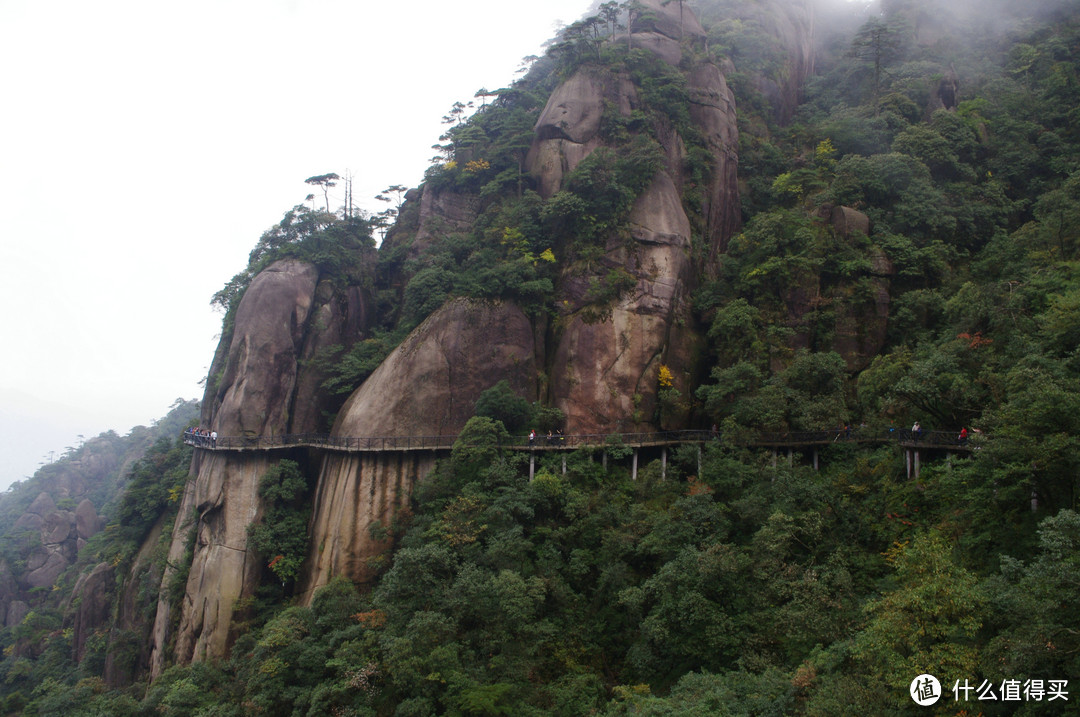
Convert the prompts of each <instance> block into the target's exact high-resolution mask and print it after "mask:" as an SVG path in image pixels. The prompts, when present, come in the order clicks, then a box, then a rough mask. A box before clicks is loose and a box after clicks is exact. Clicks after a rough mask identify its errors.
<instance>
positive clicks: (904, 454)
mask: <svg viewBox="0 0 1080 717" xmlns="http://www.w3.org/2000/svg"><path fill="white" fill-rule="evenodd" d="M1077 38H1080V32H1078V25H1077V17H1076V14H1075V10H1074V8H1073V7H1072V6H1070V5H1069V4H1068V3H1063V4H1059V3H1051V2H1045V3H1037V4H1033V5H1029V6H1024V7H1020V6H1018V5H1017V4H1007V3H997V2H987V3H985V4H984V5H982V6H980V9H979V11H978V12H974V11H971V10H969V8H967V7H965V6H963V5H961V4H944V3H938V2H928V1H920V2H913V1H910V0H889V1H888V2H883V3H882V4H881V6H880V8H874V9H873V11H870V10H869V9H862V10H858V9H854V8H853V7H852V6H851V5H848V6H847V7H844V8H839V7H836V6H832V5H830V4H824V3H813V2H810V1H809V0H807V1H806V2H802V1H795V2H780V1H779V0H776V1H773V0H762V1H760V2H747V1H745V0H743V1H741V2H740V1H735V0H701V2H696V3H694V2H682V1H680V0H675V1H672V2H666V3H665V2H661V1H660V0H644V1H643V2H633V3H627V4H624V5H622V6H620V5H617V4H614V3H607V4H605V5H601V6H599V7H598V8H597V14H596V15H595V16H592V17H589V18H586V19H583V20H581V21H579V22H577V23H574V24H572V25H570V26H568V27H566V28H564V29H563V30H562V31H561V32H560V34H559V36H558V37H556V38H555V39H554V40H553V42H552V43H551V45H550V47H549V50H548V53H547V55H546V56H545V57H544V58H538V59H537V60H536V61H535V62H534V63H533V64H532V67H531V69H530V71H529V72H528V73H527V74H526V75H525V76H524V77H523V78H522V79H521V80H519V81H518V82H516V83H515V84H514V85H512V86H511V87H507V88H503V89H500V90H498V91H496V92H492V93H488V92H484V93H478V95H477V98H476V99H478V100H479V101H480V104H481V106H480V107H479V108H474V109H475V111H474V112H473V113H472V114H471V115H470V114H469V113H468V112H467V110H468V107H467V106H466V105H465V104H464V103H459V104H458V105H455V107H454V108H453V109H452V110H451V112H450V113H449V114H448V115H447V117H446V120H445V121H446V124H447V131H446V134H445V135H444V136H443V137H442V138H440V143H441V144H440V145H437V147H436V149H437V151H438V152H439V156H438V157H437V158H436V159H435V160H434V161H433V164H432V167H431V168H430V169H429V171H428V173H427V175H426V176H425V181H424V182H423V184H422V185H421V186H420V187H416V188H412V189H406V188H400V187H398V188H395V187H391V188H389V189H388V190H387V192H386V196H385V198H386V199H387V204H388V207H389V208H388V209H387V211H386V212H385V213H384V214H383V215H381V216H378V217H372V216H367V215H364V214H362V213H359V212H356V211H354V210H353V208H352V207H351V206H347V207H345V208H343V209H342V211H341V212H340V213H330V212H325V211H319V210H315V209H309V208H307V207H305V206H303V205H301V206H297V207H294V208H293V209H292V210H290V211H289V212H287V213H286V214H285V216H284V218H283V219H282V221H281V222H279V223H278V224H277V225H275V226H274V227H272V228H271V229H270V230H268V231H267V232H266V233H265V234H264V235H263V236H262V237H261V238H260V240H259V242H258V243H257V245H256V247H255V249H254V250H253V251H252V254H251V257H250V261H249V265H248V267H247V268H246V269H244V270H243V271H242V272H240V273H239V274H237V275H236V277H234V279H233V280H232V281H231V282H230V283H229V284H228V285H227V286H226V287H224V288H223V289H222V291H221V292H219V293H218V294H217V295H216V296H215V297H214V301H215V303H217V304H219V305H220V306H222V308H224V309H225V310H226V314H225V320H224V326H223V331H222V338H221V342H220V344H219V347H218V349H217V352H216V355H215V357H214V360H213V363H212V365H211V369H210V375H209V377H208V380H207V385H206V393H205V395H204V397H203V400H202V403H201V417H200V419H199V425H201V426H204V427H207V428H208V429H212V430H214V431H215V432H216V434H217V439H216V441H217V442H216V444H215V445H213V446H212V447H207V446H206V444H205V442H203V443H201V444H200V445H199V446H198V447H196V448H194V450H193V449H192V448H190V447H186V446H184V445H182V443H181V442H180V441H179V437H177V438H176V439H175V440H174V441H173V442H171V443H170V442H168V441H166V442H163V443H160V445H158V444H155V446H154V449H153V450H152V451H150V452H149V453H148V454H147V457H145V458H144V459H143V461H142V462H140V463H139V465H138V466H137V467H136V468H134V469H133V476H134V479H133V480H132V481H131V483H130V485H129V487H128V490H127V492H126V493H125V495H124V498H123V499H122V500H121V501H120V503H119V505H118V508H117V510H116V513H115V517H114V518H113V520H112V522H110V524H109V527H108V528H107V529H106V532H105V534H103V537H102V538H100V539H98V541H97V543H96V544H94V545H88V546H86V547H84V549H83V552H82V553H80V558H79V563H78V565H76V567H75V568H73V569H71V570H69V571H68V572H67V573H65V575H67V576H68V578H65V579H67V580H68V581H69V582H70V584H71V589H70V590H68V589H67V587H66V584H65V588H64V589H63V590H61V591H59V592H63V593H64V600H66V603H64V604H63V605H55V606H54V607H52V608H51V610H52V612H46V611H43V612H41V613H40V614H34V615H31V614H30V613H26V614H23V615H22V616H21V619H19V620H12V621H10V622H9V628H8V629H9V637H8V640H9V642H8V644H9V645H11V646H13V649H12V656H9V658H8V659H5V661H4V662H3V663H0V666H2V667H0V678H3V680H4V681H5V682H4V684H6V685H7V689H6V692H4V695H5V703H4V704H5V706H6V708H7V709H8V710H9V711H16V710H19V709H22V708H23V707H28V708H29V709H32V710H38V712H37V713H40V714H45V713H48V711H49V709H54V710H60V709H64V705H68V704H70V703H71V701H72V700H76V699H81V700H82V701H83V703H84V704H87V705H103V704H106V703H108V704H109V705H110V708H111V709H112V710H114V713H117V714H120V713H124V714H126V713H130V714H140V713H141V712H140V710H141V711H154V712H162V713H166V714H171V713H174V712H175V713H177V714H179V713H181V712H183V713H185V714H247V713H258V714H279V713H280V714H326V713H340V714H347V713H355V714H397V713H400V714H441V713H452V714H506V713H515V714H516V713H536V714H551V713H567V714H581V713H589V712H599V711H605V712H610V713H612V714H621V713H629V712H646V713H658V714H659V713H664V712H665V711H680V710H686V711H693V710H698V711H702V713H705V712H707V711H708V710H710V709H714V708H715V707H716V705H726V706H727V707H730V709H731V710H732V711H733V712H747V713H751V712H752V713H758V712H762V713H764V712H772V713H777V714H787V713H806V714H838V713H843V712H847V711H852V710H854V711H857V712H859V713H874V714H877V713H885V712H888V711H894V712H895V711H903V710H905V709H906V708H907V705H908V704H910V703H909V702H908V700H909V699H910V697H909V695H908V694H906V693H905V692H904V690H905V689H907V687H908V686H909V684H910V682H911V680H912V679H913V678H915V677H917V676H919V675H921V674H924V673H927V674H934V675H937V677H939V678H941V681H940V684H941V686H942V687H943V689H946V690H947V689H948V686H949V685H953V684H954V681H955V684H959V681H960V680H976V679H977V678H978V679H983V678H984V677H985V679H986V680H987V681H990V682H993V683H994V684H995V685H997V687H996V689H998V690H999V693H998V694H999V695H1000V696H1001V700H999V703H1000V704H996V705H984V704H982V703H980V705H978V707H979V709H980V710H985V711H986V713H987V714H991V713H994V712H993V710H994V709H996V708H998V707H1000V708H1001V711H1002V713H1005V712H1007V711H1008V708H1010V707H1011V705H1005V704H1004V701H1005V700H1006V697H1005V695H1006V694H1009V695H1012V694H1014V691H1013V687H1016V686H1018V685H1019V684H1021V683H1022V682H1023V681H1024V680H1028V681H1029V682H1028V683H1027V684H1028V688H1029V690H1030V688H1031V683H1030V681H1031V680H1043V681H1044V682H1043V683H1042V684H1044V685H1045V684H1047V682H1049V681H1052V682H1054V683H1055V688H1056V689H1058V690H1059V691H1060V690H1061V689H1062V686H1061V684H1060V680H1062V679H1066V678H1067V677H1068V676H1069V675H1072V674H1075V673H1076V672H1075V668H1076V664H1075V660H1076V658H1075V655H1076V654H1077V645H1076V640H1075V635H1076V634H1077V632H1076V630H1077V628H1078V627H1080V626H1077V625H1076V624H1075V622H1076V619H1075V615H1076V614H1078V613H1077V612H1076V611H1075V610H1074V609H1072V608H1073V607H1075V603H1076V597H1075V595H1074V594H1073V593H1074V592H1075V591H1070V588H1069V586H1070V585H1072V584H1073V583H1072V582H1070V581H1072V580H1074V578H1075V576H1076V570H1077V566H1080V559H1078V555H1080V552H1078V549H1080V530H1078V526H1080V516H1078V515H1077V514H1076V513H1075V512H1074V510H1075V508H1076V505H1075V502H1076V495H1077V491H1076V488H1077V484H1076V481H1077V471H1076V465H1075V456H1076V455H1078V453H1077V452H1076V448H1078V447H1080V446H1078V444H1077V437H1078V435H1080V430H1078V429H1080V425H1077V423H1076V418H1075V417H1076V416H1077V415H1080V412H1077V411H1075V410H1073V409H1074V408H1077V407H1076V406H1074V404H1076V403H1077V398H1076V397H1077V396H1080V390H1078V389H1080V386H1078V374H1077V371H1078V370H1080V364H1078V363H1077V345H1078V343H1080V332H1078V331H1077V326H1078V324H1077V321H1076V311H1075V309H1076V298H1077V288H1076V287H1077V283H1076V267H1077V263H1076V262H1077V251H1078V246H1077V241H1076V236H1077V234H1076V230H1077V228H1078V227H1080V214H1078V213H1077V211H1076V209H1075V207H1076V205H1077V203H1076V199H1077V187H1078V186H1080V179H1078V177H1080V174H1078V173H1077V172H1078V169H1080V168H1078V167H1077V159H1076V158H1077V157H1078V156H1080V153H1077V151H1076V150H1077V149H1078V142H1080V136H1078V135H1077V134H1076V131H1075V127H1076V126H1077V125H1076V122H1075V120H1076V117H1075V114H1076V110H1075V108H1076V106H1078V105H1077V102H1076V100H1077V99H1078V97H1077V95H1078V92H1080V85H1078V83H1077V69H1078V60H1080V58H1078V57H1077V56H1076V48H1077V47H1080V45H1078V43H1077ZM335 179H337V180H339V179H340V178H339V177H336V176H334V175H319V176H316V177H312V178H311V179H309V180H308V181H309V182H312V183H316V184H317V183H319V182H326V181H333V180H335ZM395 199H396V202H395ZM376 232H381V233H382V234H383V237H382V241H381V243H380V244H378V245H377V244H376V242H375V240H374V238H373V235H374V233H376ZM915 422H922V423H925V424H926V427H927V429H928V432H927V433H926V434H925V435H924V434H922V432H913V431H908V430H907V426H910V425H912V424H913V423H915ZM532 429H536V430H539V432H540V434H541V436H543V434H545V433H547V432H548V431H552V432H553V434H552V435H553V437H552V438H551V439H547V440H544V439H543V438H541V440H540V441H539V442H538V443H531V444H530V443H529V439H526V438H525V435H526V434H528V433H529V432H530V430H532ZM961 429H963V431H964V433H963V437H961V436H960V431H961ZM969 430H970V434H969V433H968V431H969ZM555 431H560V432H562V433H563V434H564V437H563V438H561V439H560V438H558V437H557V435H556V434H554V432H555ZM695 431H696V432H695ZM969 435H970V436H971V438H970V439H969V438H968V436H969ZM585 437H588V438H585ZM530 445H531V446H532V448H533V449H534V450H530V451H526V450H516V449H519V448H526V447H528V446H530ZM578 445H580V446H581V447H580V449H579V450H573V451H570V450H568V449H569V448H572V447H577V446H578ZM564 449H567V450H564ZM781 452H786V455H787V460H786V461H781V460H780V459H779V456H780V454H781ZM189 454H190V455H191V458H190V464H188V463H187V462H186V461H187V459H188V455H189ZM920 463H921V465H920ZM42 506H44V507H42ZM52 512H53V511H52V509H51V508H50V506H48V505H46V502H42V505H39V506H38V507H37V509H36V512H35V511H29V513H28V515H36V516H38V518H39V521H45V520H46V518H45V515H46V514H49V515H51V514H52ZM19 520H24V518H19ZM26 520H32V518H26V519H25V520H24V522H25V521H26ZM83 556H85V557H83ZM63 567H66V566H61V569H63ZM58 574H59V573H58ZM76 575H77V577H76ZM47 582H48V581H46V582H45V583H42V584H41V587H44V586H45V584H47ZM51 604H52V603H50V602H49V601H48V600H46V599H44V598H41V599H40V605H41V606H43V607H44V606H46V605H51ZM29 606H30V605H29V602H27V607H29ZM9 612H10V610H9ZM65 621H66V622H65ZM62 625H70V627H71V635H70V637H64V636H63V633H62V631H60V628H61V626H62ZM50 631H52V632H50ZM58 631H59V632H58ZM34 640H40V644H38V645H37V646H34ZM42 670H46V671H47V675H43V674H41V671H42ZM65 670H66V671H65ZM49 680H52V682H49ZM1014 682H1015V684H1014ZM965 684H967V683H966V682H965ZM63 685H68V686H72V687H73V689H72V690H64V689H63V687H62V686H63ZM128 685H131V687H130V688H129V687H128ZM984 686H985V685H984ZM991 686H992V687H993V685H991ZM1017 689H1019V688H1018V687H1017ZM124 690H127V691H126V692H125V691H124ZM1006 691H1007V692H1006ZM1015 694H1019V692H1016V693H1015ZM1009 699H1010V700H1011V697H1010V698H1009ZM1049 704H1050V703H1049V702H1047V703H1045V704H1043V705H1035V704H1034V703H1030V702H1029V703H1027V704H1025V709H1034V710H1035V711H1036V712H1037V711H1038V710H1039V709H1041V708H1042V707H1043V706H1049ZM1048 708H1049V707H1048Z"/></svg>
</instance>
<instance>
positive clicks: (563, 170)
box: [527, 0, 740, 432]
mask: <svg viewBox="0 0 1080 717" xmlns="http://www.w3.org/2000/svg"><path fill="white" fill-rule="evenodd" d="M645 5H646V11H645V12H643V13H642V14H641V16H640V18H639V19H638V20H637V21H636V22H635V24H634V25H633V26H632V28H631V36H630V38H628V39H627V40H626V41H627V42H628V43H631V44H634V46H636V47H640V48H644V49H648V50H650V51H652V52H654V54H656V55H657V56H658V57H659V58H660V59H662V60H664V61H665V62H668V63H669V64H672V65H680V64H685V63H684V54H685V53H684V52H683V45H684V43H693V42H698V41H700V40H701V39H702V38H703V37H704V31H703V30H702V29H701V25H700V24H699V23H698V20H697V18H696V17H695V16H694V14H693V12H692V11H690V10H689V9H687V8H684V7H682V4H681V3H679V4H677V3H668V4H666V5H665V4H662V3H661V2H660V1H659V0H649V2H647V3H645ZM681 71H682V72H683V73H684V75H685V76H686V81H687V89H688V93H689V97H690V102H691V104H690V108H689V109H690V118H691V121H692V122H693V124H694V128H695V129H696V130H697V131H698V133H699V134H700V136H701V137H702V139H703V141H704V144H705V148H706V149H707V150H708V152H709V154H710V156H711V157H712V166H711V167H710V170H711V171H710V172H709V177H710V179H709V181H708V184H707V186H704V187H701V188H700V190H699V191H700V192H701V196H702V206H703V213H704V215H705V227H704V243H705V247H704V248H703V251H702V252H701V254H703V255H704V256H705V257H706V258H707V260H706V266H703V267H702V266H695V265H694V264H693V259H692V247H691V225H690V219H689V217H688V215H687V213H686V210H685V208H684V206H683V198H682V193H683V190H684V189H685V185H686V181H687V180H686V178H685V177H684V169H683V165H684V160H685V158H686V147H685V141H684V139H683V138H682V137H680V136H679V134H678V132H677V131H676V130H675V129H674V128H672V127H670V126H664V125H661V126H660V127H659V128H658V131H657V138H658V140H659V142H660V144H661V148H662V151H663V154H664V157H665V166H664V168H663V169H661V170H660V172H659V173H658V174H657V175H656V176H655V177H654V178H653V181H652V182H651V183H650V185H649V186H648V188H647V189H646V190H645V191H644V192H642V194H641V195H640V196H639V197H638V198H637V199H636V201H635V203H634V206H633V209H632V211H631V215H630V217H629V226H630V229H629V232H630V237H631V240H632V241H631V242H629V243H627V242H624V241H621V240H617V239H614V238H613V239H612V240H611V241H609V242H608V245H607V246H606V248H605V253H604V256H603V257H602V260H601V261H600V262H599V264H600V270H599V272H598V273H594V274H592V275H591V276H590V275H582V274H570V273H567V274H564V276H563V277H562V279H561V281H560V285H559V288H558V290H557V291H558V299H557V302H556V305H557V306H558V307H559V312H560V317H559V320H558V322H557V327H558V328H557V329H556V331H555V334H554V337H553V340H552V342H551V359H550V372H549V375H550V378H551V385H550V392H549V396H548V398H549V399H550V400H551V402H552V403H553V404H554V405H556V406H557V407H559V408H560V409H562V410H563V412H564V413H565V414H566V417H567V421H566V428H567V430H568V431H570V432H609V431H621V430H649V429H650V427H655V426H656V425H657V408H658V389H659V385H658V382H657V381H658V374H659V369H660V366H661V365H664V366H666V367H667V368H668V370H669V371H671V372H672V373H673V375H675V376H676V377H678V379H679V380H680V381H682V382H685V378H684V377H685V376H687V375H688V374H689V372H690V371H691V360H692V356H693V353H694V347H695V344H696V339H695V337H694V334H693V332H692V331H691V330H690V329H689V327H690V326H691V325H692V317H691V314H690V305H689V292H690V291H692V290H693V288H694V286H695V282H696V281H697V280H698V279H699V278H700V277H701V276H702V274H703V273H707V272H708V270H709V268H710V266H711V265H712V264H714V263H715V261H716V259H717V257H718V256H719V254H720V253H721V252H722V251H723V250H724V249H725V248H726V246H727V241H728V239H729V238H730V237H731V236H732V235H733V234H734V233H735V232H736V231H737V230H738V228H739V217H740V207H739V192H738V182H737V176H736V175H737V168H738V130H737V127H736V117H735V101H734V96H733V94H732V92H731V90H730V89H729V88H728V86H727V84H726V82H725V80H724V76H723V74H722V73H721V71H720V69H719V68H718V67H717V66H716V65H715V64H712V63H709V62H705V63H694V64H691V65H690V66H688V67H685V68H682V69H681ZM641 105H642V100H641V98H640V96H639V93H638V90H637V88H636V87H635V86H634V84H633V83H632V82H631V81H630V79H629V78H628V77H626V76H623V75H621V74H617V73H612V72H610V71H606V70H598V69H596V68H583V69H581V70H579V71H578V72H577V73H575V74H574V75H572V76H571V77H570V78H569V79H568V80H566V81H565V82H564V83H563V84H562V85H560V86H559V87H558V88H557V89H556V90H555V92H554V93H553V94H552V95H551V98H550V99H549V101H548V103H547V105H546V107H545V108H544V110H543V112H542V113H541V115H540V119H539V120H538V122H537V124H536V135H535V139H534V141H533V145H532V148H531V149H530V151H529V155H528V158H527V165H528V168H529V171H530V173H531V174H532V175H533V176H534V177H535V178H536V181H537V183H538V185H539V187H540V192H541V194H542V195H543V196H552V195H553V194H555V192H557V191H558V190H559V189H561V188H562V187H563V184H564V183H565V179H566V177H567V175H568V174H569V173H570V172H572V171H573V170H574V168H575V167H577V166H578V165H579V164H580V163H581V161H582V160H583V159H585V158H586V157H587V156H589V154H591V153H592V152H594V151H596V150H597V149H598V148H600V147H602V146H605V143H604V140H603V138H602V135H601V131H600V130H601V126H602V120H603V113H604V112H605V111H607V112H617V113H619V114H620V115H622V116H624V117H629V116H630V114H631V113H632V112H633V111H634V110H636V109H639V108H640V107H641ZM612 270H615V271H619V272H623V273H625V274H626V275H629V276H631V277H633V279H634V286H633V288H632V289H631V290H629V291H627V292H625V293H624V294H623V295H622V296H620V297H619V299H618V300H617V301H616V302H615V303H614V305H613V306H610V307H608V309H609V311H608V312H607V313H606V314H604V315H603V316H602V317H601V318H600V319H599V320H598V318H597V316H596V312H595V311H594V310H593V309H594V308H595V307H590V306H589V301H588V289H589V285H590V283H591V282H594V281H596V280H601V281H602V280H603V279H602V277H603V275H604V273H606V272H610V271H612ZM602 313H603V312H602ZM682 387H683V388H686V386H685V385H683V386H682ZM660 422H661V423H669V421H666V420H663V417H661V421H660ZM672 427H677V426H672Z"/></svg>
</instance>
